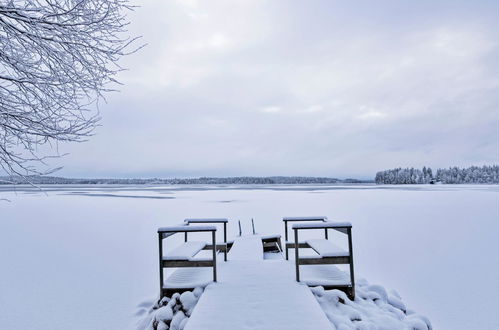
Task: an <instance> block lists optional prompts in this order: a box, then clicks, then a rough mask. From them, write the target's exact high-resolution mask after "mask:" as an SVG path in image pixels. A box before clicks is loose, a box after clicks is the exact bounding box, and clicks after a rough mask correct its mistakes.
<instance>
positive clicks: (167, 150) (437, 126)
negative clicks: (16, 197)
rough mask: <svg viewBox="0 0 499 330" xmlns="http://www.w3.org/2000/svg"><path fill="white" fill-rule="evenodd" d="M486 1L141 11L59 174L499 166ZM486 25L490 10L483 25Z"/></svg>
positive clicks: (195, 5)
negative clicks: (115, 87)
mask: <svg viewBox="0 0 499 330" xmlns="http://www.w3.org/2000/svg"><path fill="white" fill-rule="evenodd" d="M497 7H499V6H498V5H497V4H494V3H492V2H486V1H483V2H474V3H473V4H472V5H470V4H468V3H465V2H462V3H460V2H455V1H453V2H440V3H439V4H433V3H432V2H424V1H423V2H418V3H417V4H416V3H402V2H400V3H396V4H394V3H391V2H376V3H372V2H364V3H362V2H355V4H353V3H346V2H344V3H336V2H331V1H313V2H302V1H237V2H235V1H159V0H157V1H147V2H144V3H143V4H142V7H141V8H139V9H137V10H136V12H135V13H133V14H132V16H131V18H132V20H133V24H132V26H131V30H132V32H133V33H135V34H141V35H143V36H144V40H145V41H146V42H147V43H148V46H147V47H146V48H145V49H144V50H142V51H141V52H140V53H138V54H135V55H132V56H130V57H129V58H127V59H126V60H125V61H124V63H123V64H124V65H125V66H127V67H128V68H129V69H130V70H129V71H127V72H125V73H123V74H122V75H121V81H122V82H123V83H124V84H125V85H124V86H123V88H122V91H121V92H120V93H117V94H114V95H111V96H110V97H109V98H108V103H107V104H105V105H103V106H102V107H101V112H102V116H103V121H102V124H103V126H102V127H100V128H99V129H98V132H97V133H98V134H97V135H96V136H94V137H93V138H92V139H91V140H90V141H88V142H86V143H84V144H78V145H68V146H61V150H62V152H70V155H69V156H67V157H65V158H63V159H62V160H61V161H59V163H61V164H62V165H64V166H65V168H64V169H63V170H62V171H61V172H60V174H63V175H71V176H198V175H278V174H282V175H295V174H296V175H331V176H339V177H346V176H356V177H372V176H373V175H374V173H375V172H376V171H377V170H379V169H384V168H390V167H395V166H422V165H430V166H448V165H469V164H481V163H491V162H498V161H499V159H498V158H499V156H497V155H498V152H497V151H499V139H498V138H499V132H498V130H497V129H496V128H497V127H498V125H497V124H499V110H498V108H497V107H498V105H499V97H498V95H499V94H498V93H497V92H498V89H499V78H497V77H499V75H498V73H499V66H498V64H497V63H498V62H497V58H498V55H499V52H498V49H499V48H498V41H499V38H498V37H499V35H498V34H499V33H498V32H497V31H499V29H498V25H499V23H497V22H499V20H498V19H497V14H496V13H497V12H498V11H497V9H499V8H497ZM494 13H495V14H494Z"/></svg>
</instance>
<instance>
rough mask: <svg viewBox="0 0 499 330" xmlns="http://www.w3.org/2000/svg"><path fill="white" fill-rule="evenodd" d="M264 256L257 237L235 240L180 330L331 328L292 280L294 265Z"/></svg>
mask: <svg viewBox="0 0 499 330" xmlns="http://www.w3.org/2000/svg"><path fill="white" fill-rule="evenodd" d="M263 257H264V255H263V245H262V238H261V237H260V236H258V235H253V236H242V237H239V238H237V239H236V240H235V242H234V245H233V247H232V249H231V250H230V252H229V257H228V259H229V260H228V261H227V262H225V263H219V270H218V272H219V276H218V279H219V280H218V282H217V283H212V284H210V285H209V286H207V287H206V290H205V292H204V293H203V295H202V296H201V298H200V299H199V302H198V304H197V305H196V308H195V309H194V311H193V313H192V315H191V317H190V319H189V322H187V324H186V327H185V330H201V329H203V330H204V329H217V330H224V329H227V330H228V329H230V330H233V329H269V330H270V329H288V330H289V329H300V330H307V329H310V330H313V329H314V330H315V329H333V327H332V325H331V323H330V322H329V320H328V318H327V317H326V315H325V314H324V312H323V310H322V309H321V307H320V305H319V303H318V302H317V299H315V297H314V295H313V294H312V292H311V291H310V289H309V288H308V287H307V286H306V285H305V284H300V283H298V282H296V280H295V278H294V263H291V262H289V261H285V260H264V258H263Z"/></svg>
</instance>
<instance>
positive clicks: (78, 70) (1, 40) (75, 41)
mask: <svg viewBox="0 0 499 330" xmlns="http://www.w3.org/2000/svg"><path fill="white" fill-rule="evenodd" d="M131 9H133V7H132V6H131V5H130V4H129V2H128V0H9V1H2V2H0V167H1V168H2V169H3V171H4V172H6V173H7V174H9V175H13V174H15V175H22V176H24V175H30V174H40V171H39V170H38V169H37V167H36V165H37V164H40V163H44V161H45V160H46V159H47V158H50V157H53V156H58V153H57V151H55V152H53V155H49V156H46V155H40V154H39V151H38V150H39V149H38V148H39V147H40V146H41V145H45V144H48V145H49V146H56V145H57V143H58V142H60V141H63V142H81V141H84V140H85V139H86V138H87V137H89V136H90V135H91V134H92V131H93V130H94V128H95V127H96V125H97V123H98V120H99V115H98V101H99V100H100V99H102V98H103V94H104V93H105V92H108V91H111V90H113V87H112V83H117V81H116V80H115V76H116V74H117V73H118V72H119V71H121V70H122V68H121V67H120V66H119V64H118V60H119V59H120V58H121V57H122V56H123V55H126V54H129V53H131V52H134V51H136V50H137V48H135V47H133V48H132V46H131V44H132V43H133V42H134V41H135V40H136V38H128V37H127V36H126V28H127V25H128V21H127V19H126V11H127V10H131Z"/></svg>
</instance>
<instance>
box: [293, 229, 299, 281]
mask: <svg viewBox="0 0 499 330" xmlns="http://www.w3.org/2000/svg"><path fill="white" fill-rule="evenodd" d="M293 230H294V231H295V264H296V282H300V265H299V263H298V261H299V256H298V248H299V245H298V243H297V242H298V229H293Z"/></svg>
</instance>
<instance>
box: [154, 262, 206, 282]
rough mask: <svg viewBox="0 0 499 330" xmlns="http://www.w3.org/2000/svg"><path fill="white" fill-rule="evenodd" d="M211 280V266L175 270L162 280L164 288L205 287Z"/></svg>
mask: <svg viewBox="0 0 499 330" xmlns="http://www.w3.org/2000/svg"><path fill="white" fill-rule="evenodd" d="M210 260H211V259H210ZM211 282H213V268H212V267H186V268H179V269H177V270H175V271H174V272H173V273H172V274H171V275H169V276H168V278H166V279H165V280H164V284H163V287H164V288H177V289H178V288H195V287H205V286H207V285H208V284H210V283H211Z"/></svg>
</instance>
